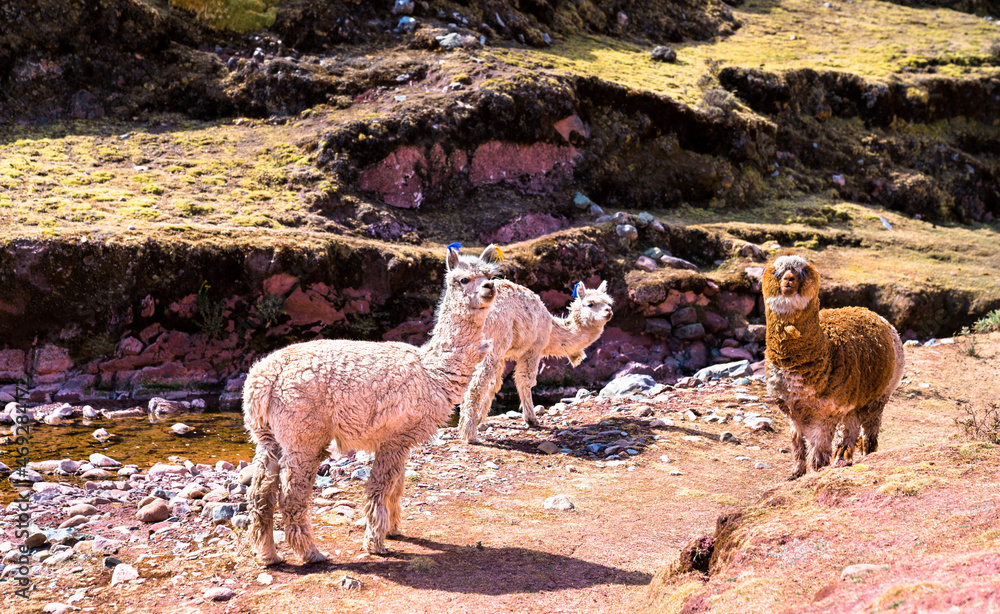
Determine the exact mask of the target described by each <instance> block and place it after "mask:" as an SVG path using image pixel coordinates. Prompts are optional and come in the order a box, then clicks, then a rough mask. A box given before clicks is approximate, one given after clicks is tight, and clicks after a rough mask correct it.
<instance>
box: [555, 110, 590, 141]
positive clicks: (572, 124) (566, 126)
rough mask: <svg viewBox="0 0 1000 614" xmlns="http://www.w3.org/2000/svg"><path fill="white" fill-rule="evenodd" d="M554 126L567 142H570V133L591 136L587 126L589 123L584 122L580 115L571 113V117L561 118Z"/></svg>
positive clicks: (585, 136) (584, 136)
mask: <svg viewBox="0 0 1000 614" xmlns="http://www.w3.org/2000/svg"><path fill="white" fill-rule="evenodd" d="M552 127H553V128H555V129H556V132H558V133H559V134H560V135H562V138H563V139H565V140H566V141H567V142H570V135H571V134H572V133H573V132H577V133H579V135H580V136H582V137H583V138H590V129H589V128H587V124H585V123H583V120H582V119H580V117H579V116H578V115H570V116H569V117H566V118H564V119H560V120H559V121H557V122H556V123H555V124H553V126H552Z"/></svg>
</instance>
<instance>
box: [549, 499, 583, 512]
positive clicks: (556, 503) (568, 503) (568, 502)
mask: <svg viewBox="0 0 1000 614" xmlns="http://www.w3.org/2000/svg"><path fill="white" fill-rule="evenodd" d="M574 507H576V506H575V505H574V504H573V500H572V499H570V498H569V496H568V495H555V496H553V497H549V498H548V499H546V500H545V509H547V510H557V511H566V510H571V509H573V508H574Z"/></svg>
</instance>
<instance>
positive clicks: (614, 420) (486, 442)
mask: <svg viewBox="0 0 1000 614" xmlns="http://www.w3.org/2000/svg"><path fill="white" fill-rule="evenodd" d="M588 428H589V429H601V430H603V431H611V430H620V431H625V432H626V433H628V434H629V436H630V437H633V438H636V437H651V436H653V435H656V434H663V433H676V434H679V435H692V436H698V437H704V438H705V439H708V440H709V441H713V442H718V439H719V436H718V435H716V434H715V433H710V432H708V431H701V430H698V429H696V428H692V427H688V426H676V425H675V426H660V427H657V428H655V429H653V428H650V427H649V423H648V422H645V421H643V420H640V419H638V418H632V417H629V416H621V417H618V416H615V417H611V418H605V419H604V420H601V423H591V424H575V425H573V426H571V427H568V428H567V427H550V426H538V427H532V428H526V429H525V430H524V431H523V432H525V433H533V435H532V436H531V437H530V438H525V439H521V438H520V437H518V436H517V435H514V436H512V437H502V438H498V437H496V436H493V437H491V436H489V435H487V436H483V435H480V438H479V443H480V445H482V446H486V447H492V448H498V449H503V450H511V451H515V452H521V453H523V454H534V455H537V456H547V454H546V453H544V452H542V451H541V450H539V449H538V444H539V441H538V434H539V433H544V432H547V433H548V436H546V437H545V438H544V440H545V441H551V442H552V443H554V444H556V445H557V446H559V447H560V448H568V449H570V450H573V452H582V451H583V447H584V446H585V445H586V443H590V442H591V441H596V442H600V441H601V440H590V441H587V442H584V440H583V439H582V438H581V437H580V436H579V434H580V433H582V432H585V431H582V430H581V429H588ZM573 433H576V435H574V434H573ZM616 438H617V437H615V436H609V437H607V439H616ZM641 453H642V452H641V451H640V454H641ZM573 456H574V457H575V458H579V459H580V460H601V459H599V458H596V457H593V456H590V455H582V454H573Z"/></svg>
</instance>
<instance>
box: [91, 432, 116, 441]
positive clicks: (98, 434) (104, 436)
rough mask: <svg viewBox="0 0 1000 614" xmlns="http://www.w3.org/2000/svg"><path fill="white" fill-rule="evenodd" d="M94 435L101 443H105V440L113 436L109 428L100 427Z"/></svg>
mask: <svg viewBox="0 0 1000 614" xmlns="http://www.w3.org/2000/svg"><path fill="white" fill-rule="evenodd" d="M92 435H93V437H94V439H96V440H97V441H99V442H101V443H104V442H105V441H107V440H109V439H111V437H112V435H111V433H109V432H108V430H107V429H105V428H99V429H97V430H96V431H94V432H93V433H92Z"/></svg>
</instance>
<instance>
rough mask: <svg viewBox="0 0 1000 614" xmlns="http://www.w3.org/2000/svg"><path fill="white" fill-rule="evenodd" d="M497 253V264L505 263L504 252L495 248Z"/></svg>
mask: <svg viewBox="0 0 1000 614" xmlns="http://www.w3.org/2000/svg"><path fill="white" fill-rule="evenodd" d="M495 249H496V251H497V262H503V250H502V249H500V248H499V247H497V248H495Z"/></svg>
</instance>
